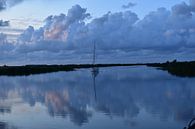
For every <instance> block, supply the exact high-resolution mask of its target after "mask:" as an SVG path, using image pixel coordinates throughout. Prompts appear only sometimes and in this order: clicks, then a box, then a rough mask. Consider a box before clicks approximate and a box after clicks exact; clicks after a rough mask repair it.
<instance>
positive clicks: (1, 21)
mask: <svg viewBox="0 0 195 129" xmlns="http://www.w3.org/2000/svg"><path fill="white" fill-rule="evenodd" d="M4 26H9V21H3V20H0V27H4Z"/></svg>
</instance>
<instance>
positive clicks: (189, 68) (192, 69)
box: [0, 60, 195, 77]
mask: <svg viewBox="0 0 195 129" xmlns="http://www.w3.org/2000/svg"><path fill="white" fill-rule="evenodd" d="M138 65H146V66H149V67H156V68H158V69H161V70H164V71H168V72H169V73H170V74H172V75H175V76H179V77H195V61H191V62H177V61H176V60H174V61H172V62H169V61H167V62H166V63H147V64H95V65H93V64H78V65H76V64H73V65H26V66H0V76H28V75H32V74H42V73H51V72H59V71H67V72H68V71H74V70H76V69H82V68H94V67H97V68H100V67H115V66H138Z"/></svg>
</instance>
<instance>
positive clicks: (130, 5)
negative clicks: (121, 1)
mask: <svg viewBox="0 0 195 129" xmlns="http://www.w3.org/2000/svg"><path fill="white" fill-rule="evenodd" d="M134 6H136V4H135V3H132V2H129V3H128V4H127V5H123V6H122V8H123V9H129V8H131V7H134Z"/></svg>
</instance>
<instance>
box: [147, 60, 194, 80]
mask: <svg viewBox="0 0 195 129" xmlns="http://www.w3.org/2000/svg"><path fill="white" fill-rule="evenodd" d="M147 66H150V67H157V68H158V69H161V70H164V71H168V72H169V73H170V74H172V75H175V76H179V77H195V61H190V62H187V61H186V62H177V61H176V60H174V61H172V62H169V61H167V62H166V63H151V64H147Z"/></svg>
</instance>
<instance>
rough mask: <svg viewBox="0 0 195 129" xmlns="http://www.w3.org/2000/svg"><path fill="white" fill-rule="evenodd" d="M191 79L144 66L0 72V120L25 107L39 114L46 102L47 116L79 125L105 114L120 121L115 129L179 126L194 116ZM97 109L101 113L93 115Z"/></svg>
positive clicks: (194, 80)
mask: <svg viewBox="0 0 195 129" xmlns="http://www.w3.org/2000/svg"><path fill="white" fill-rule="evenodd" d="M98 73H99V74H98ZM91 74H92V77H91ZM193 84H195V79H192V78H182V79H181V78H177V77H174V76H171V75H169V74H168V73H165V72H163V71H162V72H161V71H158V70H155V69H152V68H146V67H126V68H124V67H116V68H103V69H100V70H98V72H94V70H92V73H91V70H90V69H89V70H79V71H74V72H68V73H66V72H59V73H52V74H44V75H34V76H29V77H0V116H3V118H1V117H0V120H1V119H3V120H6V121H8V122H9V121H12V122H13V123H14V120H15V119H14V120H13V117H15V116H16V115H15V114H16V113H19V114H20V115H21V114H25V113H26V112H27V111H28V112H27V117H32V114H30V113H31V111H32V110H34V108H35V109H36V110H35V111H37V110H39V113H40V114H41V113H42V112H43V110H42V109H44V108H43V107H46V109H47V113H48V114H49V115H50V118H51V119H50V118H48V117H47V119H49V120H51V121H52V118H59V117H60V118H63V119H65V120H67V121H71V122H73V123H74V124H75V125H77V126H78V127H82V126H85V127H86V124H87V123H90V122H91V121H92V120H94V119H96V118H97V119H98V118H99V117H101V118H102V117H103V116H105V117H107V118H109V119H110V120H111V121H113V123H110V125H111V124H114V120H115V119H120V120H117V121H118V122H119V121H123V122H122V125H121V124H119V123H116V124H117V125H118V127H113V128H117V129H119V128H124V129H128V128H135V129H145V128H151V129H155V128H159V129H163V128H165V127H170V126H171V127H172V128H173V129H176V128H182V127H184V126H183V125H185V124H186V122H187V121H188V120H190V119H191V118H193V116H195V87H194V86H193ZM25 104H28V105H29V107H28V106H26V105H25ZM38 104H40V105H41V106H37V105H38ZM37 107H38V108H37ZM21 109H22V110H21ZM97 113H100V114H101V113H102V114H104V115H103V116H102V115H101V116H98V117H97ZM9 114H10V115H13V116H12V117H10V115H9ZM36 117H38V116H36ZM39 117H43V115H40V116H39ZM20 118H21V119H22V118H23V117H20ZM40 119H42V118H40ZM49 120H48V121H49ZM140 121H142V122H140ZM148 121H150V122H155V123H153V125H152V124H149V123H148ZM160 122H164V123H160ZM22 124H24V123H22ZM161 124H164V125H161ZM166 124H167V125H166ZM94 126H95V124H94ZM121 126H123V127H121ZM2 128H3V126H2ZM45 128H46V127H45ZM0 129H1V128H0Z"/></svg>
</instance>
